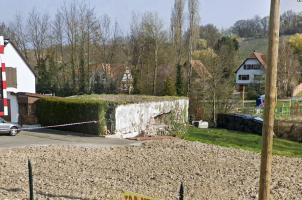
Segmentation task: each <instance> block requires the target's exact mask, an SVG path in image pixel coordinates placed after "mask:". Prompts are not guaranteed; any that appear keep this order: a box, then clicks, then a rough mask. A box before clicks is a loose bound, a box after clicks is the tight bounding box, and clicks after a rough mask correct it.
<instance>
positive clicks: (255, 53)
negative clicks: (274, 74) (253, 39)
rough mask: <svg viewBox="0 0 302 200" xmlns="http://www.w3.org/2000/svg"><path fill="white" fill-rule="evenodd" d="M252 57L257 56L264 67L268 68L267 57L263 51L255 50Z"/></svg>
mask: <svg viewBox="0 0 302 200" xmlns="http://www.w3.org/2000/svg"><path fill="white" fill-rule="evenodd" d="M250 58H257V60H258V61H259V62H260V63H261V65H262V66H263V67H264V69H266V57H265V55H264V54H263V53H261V52H256V51H254V52H253V53H251V55H250Z"/></svg>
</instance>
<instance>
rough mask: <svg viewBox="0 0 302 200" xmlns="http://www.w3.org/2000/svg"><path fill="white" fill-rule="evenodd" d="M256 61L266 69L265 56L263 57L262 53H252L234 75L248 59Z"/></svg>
mask: <svg viewBox="0 0 302 200" xmlns="http://www.w3.org/2000/svg"><path fill="white" fill-rule="evenodd" d="M255 58H256V59H257V60H258V61H259V62H260V64H261V65H262V66H263V68H264V69H266V67H267V64H266V56H265V55H264V53H261V52H256V51H253V52H252V53H251V54H250V56H249V57H248V58H246V59H245V60H244V61H243V62H242V63H241V64H240V65H239V67H238V68H237V69H236V71H235V73H237V71H238V70H239V69H240V67H241V66H242V65H243V64H244V63H245V62H246V61H247V60H248V59H255Z"/></svg>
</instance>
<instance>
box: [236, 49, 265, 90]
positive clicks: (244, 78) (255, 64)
mask: <svg viewBox="0 0 302 200" xmlns="http://www.w3.org/2000/svg"><path fill="white" fill-rule="evenodd" d="M266 66H267V65H266V59H265V55H264V54H263V53H260V52H256V51H254V52H253V53H251V55H250V56H249V57H248V58H246V59H245V60H244V61H243V63H242V64H241V65H240V66H239V67H238V69H237V70H236V71H235V73H236V85H237V89H238V90H239V91H242V90H243V87H245V86H249V85H251V84H260V83H262V81H263V80H264V77H265V69H266Z"/></svg>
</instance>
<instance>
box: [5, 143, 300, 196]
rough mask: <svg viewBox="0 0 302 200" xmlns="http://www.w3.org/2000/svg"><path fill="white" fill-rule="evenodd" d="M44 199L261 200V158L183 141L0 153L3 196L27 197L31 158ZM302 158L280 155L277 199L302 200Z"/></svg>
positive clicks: (276, 170) (274, 189) (275, 168)
mask: <svg viewBox="0 0 302 200" xmlns="http://www.w3.org/2000/svg"><path fill="white" fill-rule="evenodd" d="M28 158H30V159H31V161H32V164H33V170H34V171H33V173H34V188H35V192H36V198H38V199H109V200H110V199H121V193H122V192H123V191H133V192H137V193H141V194H145V195H147V196H151V197H155V198H156V199H177V195H178V190H179V185H180V182H181V181H183V182H184V187H185V199H190V200H192V199H197V200H200V199H215V200H216V199H217V200H219V199H241V200H243V199H256V198H257V186H258V181H259V178H258V177H259V164H260V162H259V155H258V154H254V153H250V152H246V151H241V150H235V149H229V148H222V147H217V146H213V145H207V144H202V143H197V142H186V141H183V140H179V139H172V140H164V141H151V142H146V143H144V144H143V145H142V146H133V147H130V146H126V147H102V148H99V147H93V146H86V147H85V146H62V145H50V146H40V147H26V148H11V149H0V177H1V180H0V199H23V198H26V197H27V191H28V184H27V159H28ZM301 167H302V159H298V158H286V157H278V156H275V157H274V159H273V172H274V173H273V183H272V185H273V187H272V194H273V199H302V189H301V188H302V170H301Z"/></svg>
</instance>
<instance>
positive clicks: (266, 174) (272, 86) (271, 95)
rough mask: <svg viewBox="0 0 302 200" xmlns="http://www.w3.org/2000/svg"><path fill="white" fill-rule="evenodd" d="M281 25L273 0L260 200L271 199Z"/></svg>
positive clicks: (277, 0)
mask: <svg viewBox="0 0 302 200" xmlns="http://www.w3.org/2000/svg"><path fill="white" fill-rule="evenodd" d="M279 27H280V0H271V10H270V23H269V41H268V57H267V71H266V85H265V107H264V109H265V110H264V112H265V113H264V122H263V129H262V151H261V166H260V184H259V200H269V199H270V185H271V171H272V148H273V133H274V132H273V131H274V130H273V128H274V120H275V119H274V117H275V106H276V93H277V90H276V82H277V63H278V47H279Z"/></svg>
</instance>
